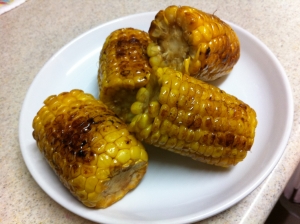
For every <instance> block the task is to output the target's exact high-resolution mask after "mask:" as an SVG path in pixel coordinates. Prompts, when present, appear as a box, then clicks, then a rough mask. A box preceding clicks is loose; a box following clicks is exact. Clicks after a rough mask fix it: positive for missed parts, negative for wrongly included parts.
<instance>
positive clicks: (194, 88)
mask: <svg viewBox="0 0 300 224" xmlns="http://www.w3.org/2000/svg"><path fill="white" fill-rule="evenodd" d="M139 94H143V95H144V96H147V97H146V98H145V97H139ZM131 111H132V113H133V114H135V117H134V118H133V120H132V122H131V123H130V124H129V130H130V131H131V132H133V133H135V134H136V137H137V138H138V139H139V140H141V141H144V142H146V143H148V144H151V145H154V146H157V147H160V148H164V149H167V150H169V151H172V152H176V153H179V154H181V155H184V156H189V157H191V158H193V159H195V160H199V161H202V162H205V163H208V164H213V165H217V166H223V167H226V166H231V165H236V164H237V163H239V162H240V161H242V160H243V159H244V158H245V157H246V155H247V152H248V151H249V150H250V149H251V147H252V145H253V142H254V136H255V128H256V125H257V120H256V113H255V111H254V110H253V109H252V108H250V107H249V106H248V105H247V104H245V103H243V102H242V101H240V100H238V99H237V98H235V97H234V96H231V95H229V94H227V93H225V92H224V91H222V90H220V89H219V88H217V87H215V86H212V85H210V84H207V83H204V82H202V81H201V80H197V79H195V78H193V77H190V76H188V75H185V74H182V73H181V72H178V71H175V70H173V69H171V68H159V69H157V71H156V75H153V76H151V78H150V81H149V83H148V85H147V86H146V87H145V88H143V89H141V90H140V91H139V92H138V94H137V101H136V102H135V103H133V104H132V106H131Z"/></svg>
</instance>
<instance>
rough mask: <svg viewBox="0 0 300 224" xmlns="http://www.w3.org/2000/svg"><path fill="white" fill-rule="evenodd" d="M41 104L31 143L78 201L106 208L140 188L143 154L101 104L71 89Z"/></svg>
mask: <svg viewBox="0 0 300 224" xmlns="http://www.w3.org/2000/svg"><path fill="white" fill-rule="evenodd" d="M44 103H45V105H44V106H43V107H42V108H41V109H40V110H39V112H38V113H37V115H36V116H35V118H34V120H33V129H34V131H33V138H34V139H35V140H36V142H37V145H38V148H39V149H40V151H41V152H42V153H43V155H44V156H45V158H46V160H47V161H48V163H49V164H50V166H51V167H52V169H53V170H54V171H55V173H56V174H57V175H58V176H59V178H60V180H61V182H62V183H63V184H64V185H65V186H66V187H67V188H68V189H69V190H70V192H71V193H72V194H73V195H74V196H75V197H76V198H77V199H78V200H79V201H81V202H82V203H83V204H84V205H86V206H88V207H94V208H106V207H108V206H110V205H111V204H113V203H115V202H116V201H118V200H120V199H121V198H122V197H124V196H125V195H126V194H127V192H128V191H130V190H131V189H134V188H135V187H136V186H137V185H138V184H139V182H140V181H141V179H142V177H143V176H144V174H145V172H146V169H147V164H148V163H147V161H148V157H147V153H146V151H145V149H144V147H143V146H142V144H141V143H140V142H139V141H138V140H136V139H135V137H134V136H133V135H131V134H129V132H128V130H127V126H126V125H125V124H124V122H123V121H121V120H120V119H119V118H117V117H116V116H115V114H114V113H113V112H112V111H111V110H109V109H108V108H107V107H106V106H105V105H104V104H103V103H102V102H101V101H98V100H96V99H95V98H94V97H93V96H92V95H90V94H85V93H84V92H83V91H81V90H72V91H71V92H65V93H61V94H59V95H57V96H56V95H53V96H50V97H48V98H47V99H46V100H45V101H44Z"/></svg>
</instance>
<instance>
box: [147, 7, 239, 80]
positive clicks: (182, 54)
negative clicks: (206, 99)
mask: <svg viewBox="0 0 300 224" xmlns="http://www.w3.org/2000/svg"><path fill="white" fill-rule="evenodd" d="M149 35H150V38H151V39H152V40H153V43H152V44H150V45H149V46H148V49H147V54H148V56H149V57H150V64H151V66H152V67H153V69H157V68H158V67H171V68H173V69H175V70H178V71H181V72H183V73H186V74H190V75H191V76H194V77H196V78H198V79H201V80H203V81H212V80H215V79H217V78H219V77H221V76H224V75H227V74H229V73H230V71H231V70H232V69H233V66H234V65H235V64H236V62H237V61H238V59H239V57H240V43H239V40H238V37H237V35H236V33H235V32H234V31H233V29H232V28H231V27H230V26H229V25H228V24H226V23H225V22H223V21H222V20H220V19H219V18H218V17H217V16H215V15H212V14H208V13H205V12H202V11H200V10H198V9H195V8H192V7H188V6H182V7H178V6H169V7H167V8H166V9H165V10H161V11H159V12H158V13H157V15H156V16H155V19H154V20H153V21H152V23H151V26H150V28H149Z"/></svg>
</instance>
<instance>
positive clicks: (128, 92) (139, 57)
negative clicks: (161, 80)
mask: <svg viewBox="0 0 300 224" xmlns="http://www.w3.org/2000/svg"><path fill="white" fill-rule="evenodd" d="M150 42H151V40H150V38H149V34H148V33H146V32H144V31H141V30H138V29H133V28H124V29H118V30H115V31H114V32H112V33H111V34H110V35H109V36H108V37H107V38H106V41H105V43H104V45H103V48H102V50H101V53H100V59H99V61H100V66H99V70H98V85H99V90H100V96H99V97H100V100H101V101H102V102H104V103H105V104H106V105H107V106H108V107H109V109H111V110H112V111H114V112H115V113H116V114H117V115H118V116H119V117H120V118H121V119H123V120H125V121H129V120H131V118H132V116H133V115H132V114H131V112H130V105H131V104H132V102H134V101H135V97H136V93H137V91H138V90H139V89H140V88H141V87H143V86H146V84H147V83H148V81H149V76H150V71H151V67H150V64H149V58H148V56H147V46H148V44H149V43H150Z"/></svg>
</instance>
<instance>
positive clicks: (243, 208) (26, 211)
mask: <svg viewBox="0 0 300 224" xmlns="http://www.w3.org/2000/svg"><path fill="white" fill-rule="evenodd" d="M171 4H178V5H191V6H194V7H198V8H201V9H202V10H204V11H207V12H215V11H216V14H217V15H218V16H219V17H221V18H223V19H226V20H228V21H231V22H233V23H235V24H237V25H240V26H241V27H243V28H244V29H246V30H248V31H250V32H251V33H252V34H254V35H255V36H256V37H258V38H259V39H260V40H261V41H262V42H264V43H265V44H266V45H267V46H268V47H269V48H270V49H271V51H272V52H273V53H274V54H275V55H276V57H277V58H278V59H279V61H280V62H281V64H282V65H283V67H284V69H285V71H286V73H287V76H288V79H289V81H290V84H291V87H292V91H293V95H294V104H295V114H294V125H293V129H292V133H291V136H290V139H289V142H288V145H287V147H286V150H285V152H284V154H283V156H282V158H281V159H280V161H279V163H278V164H277V165H276V167H275V169H274V170H273V171H272V172H271V174H270V175H269V176H268V177H267V178H266V179H265V181H264V182H263V183H262V184H261V185H260V186H259V187H258V188H257V189H255V190H254V191H253V192H252V193H251V194H250V195H248V196H247V197H246V198H244V199H243V200H242V201H240V202H239V203H238V204H236V205H234V206H233V207H231V208H229V209H228V210H226V211H224V212H222V213H220V214H218V215H216V216H214V217H211V218H209V219H207V220H204V221H202V222H201V223H263V222H264V220H265V219H266V218H267V216H268V214H269V213H270V211H271V210H272V207H273V206H274V204H275V203H276V201H277V199H278V197H279V196H280V194H281V192H282V191H283V189H284V186H285V184H286V183H287V181H288V179H289V177H290V176H291V174H292V172H293V170H294V169H295V167H296V165H297V164H298V162H299V159H300V143H299V139H300V138H299V129H300V121H299V119H300V117H299V103H300V100H299V94H300V92H299V90H300V89H299V86H298V85H299V84H300V66H299V64H300V56H299V55H300V54H299V53H300V38H299V36H300V16H299V11H300V4H299V3H298V2H297V1H294V0H287V1H277V0H269V1H222V0H214V1H201V0H200V1H199V0H196V1H184V0H181V1H175V0H174V1H170V0H164V1H156V0H152V1H149V0H139V1H131V0H123V1H115V0H110V1H104V0H99V1H73V0H64V1H42V0H27V1H26V2H25V3H24V4H22V5H21V6H19V7H17V8H15V9H13V10H11V11H9V12H7V13H4V14H2V15H0V60H1V62H0V83H1V88H0V102H1V110H0V114H1V116H0V119H1V127H2V128H1V129H0V130H1V134H0V148H1V150H0V168H1V172H0V180H1V181H0V201H1V203H0V223H91V222H89V221H87V220H85V219H83V218H81V217H79V216H77V215H75V214H73V213H71V212H69V211H68V210H66V209H64V208H63V207H61V206H60V205H59V204H57V203H56V202H55V201H53V200H52V199H51V198H50V197H49V196H48V195H47V194H46V193H44V191H43V190H42V189H41V188H40V187H39V186H38V185H37V183H36V182H35V181H34V179H33V178H32V177H31V175H30V173H29V171H28V170H27V168H26V165H25V163H24V161H23V158H22V155H21V151H20V145H19V140H18V134H19V133H18V125H19V123H18V119H19V114H20V110H21V106H22V103H23V100H24V97H25V94H26V92H27V90H28V88H29V86H30V84H31V82H32V80H33V79H34V77H35V76H36V75H37V73H38V72H39V70H40V69H41V68H42V66H43V65H44V64H45V63H46V62H47V60H48V59H49V58H50V57H51V56H52V55H53V54H54V53H55V52H57V51H58V50H59V49H60V48H61V47H63V46H64V45H65V44H67V43H68V42H69V41H71V40H72V39H74V38H75V37H77V36H79V35H80V34H82V33H84V32H85V31H87V30H89V29H91V28H94V27H96V26H98V25H99V24H102V23H105V22H107V21H110V20H112V19H115V18H118V17H122V16H126V15H129V14H134V13H142V12H147V11H155V10H159V9H162V8H165V7H166V6H168V5H171Z"/></svg>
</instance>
